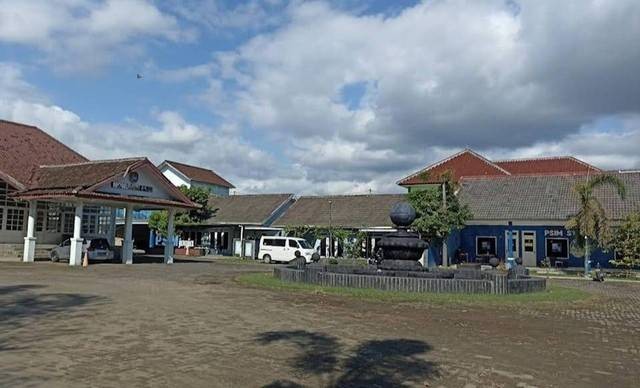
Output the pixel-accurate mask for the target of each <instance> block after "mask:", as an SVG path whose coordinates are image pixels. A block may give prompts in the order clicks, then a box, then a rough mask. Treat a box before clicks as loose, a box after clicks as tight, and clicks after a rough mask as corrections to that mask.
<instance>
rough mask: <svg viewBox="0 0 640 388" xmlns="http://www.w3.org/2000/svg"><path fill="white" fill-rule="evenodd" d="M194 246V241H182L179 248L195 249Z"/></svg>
mask: <svg viewBox="0 0 640 388" xmlns="http://www.w3.org/2000/svg"><path fill="white" fill-rule="evenodd" d="M193 245H194V242H193V240H180V243H178V246H179V247H181V248H193Z"/></svg>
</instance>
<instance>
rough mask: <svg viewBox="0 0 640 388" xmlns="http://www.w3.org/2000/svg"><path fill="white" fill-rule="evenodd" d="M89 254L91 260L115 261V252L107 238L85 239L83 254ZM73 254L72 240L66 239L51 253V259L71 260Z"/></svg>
mask: <svg viewBox="0 0 640 388" xmlns="http://www.w3.org/2000/svg"><path fill="white" fill-rule="evenodd" d="M85 252H87V253H88V254H89V260H91V261H93V260H96V261H113V260H114V259H115V253H114V250H113V248H112V247H111V246H110V245H109V242H108V241H107V239H106V238H94V239H90V240H87V239H85V240H84V242H83V243H82V254H83V255H84V254H85ZM70 256H71V240H70V239H66V240H64V241H63V242H61V243H60V244H58V246H57V247H55V248H53V249H52V250H51V252H50V253H49V258H50V259H51V261H54V262H56V261H60V260H69V257H70Z"/></svg>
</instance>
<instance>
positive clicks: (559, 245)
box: [546, 238, 569, 259]
mask: <svg viewBox="0 0 640 388" xmlns="http://www.w3.org/2000/svg"><path fill="white" fill-rule="evenodd" d="M546 245H547V257H552V258H556V259H568V258H569V240H567V239H566V238H547V239H546Z"/></svg>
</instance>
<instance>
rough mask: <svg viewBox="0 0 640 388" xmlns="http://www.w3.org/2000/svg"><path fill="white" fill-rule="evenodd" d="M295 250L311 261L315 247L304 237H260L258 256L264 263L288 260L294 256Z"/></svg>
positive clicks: (308, 261)
mask: <svg viewBox="0 0 640 388" xmlns="http://www.w3.org/2000/svg"><path fill="white" fill-rule="evenodd" d="M296 251H299V252H300V254H301V255H302V256H304V258H305V259H306V260H307V263H311V261H312V256H313V254H314V253H315V252H316V251H315V249H313V247H312V246H311V245H310V244H309V243H308V242H307V241H306V240H304V239H301V238H297V237H278V236H262V237H260V247H258V257H259V258H261V259H262V260H264V262H265V263H272V262H286V263H288V262H290V261H291V260H293V259H295V258H296Z"/></svg>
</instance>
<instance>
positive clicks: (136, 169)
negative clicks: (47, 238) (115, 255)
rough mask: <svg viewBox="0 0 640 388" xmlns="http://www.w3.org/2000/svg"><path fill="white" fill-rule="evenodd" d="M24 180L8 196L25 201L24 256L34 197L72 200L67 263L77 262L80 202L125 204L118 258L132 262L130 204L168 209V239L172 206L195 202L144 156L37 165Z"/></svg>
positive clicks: (30, 242) (169, 250) (30, 251)
mask: <svg viewBox="0 0 640 388" xmlns="http://www.w3.org/2000/svg"><path fill="white" fill-rule="evenodd" d="M29 181H30V183H29V186H28V187H26V188H25V189H24V190H21V191H18V192H16V193H15V194H13V197H14V198H16V199H18V200H22V201H28V202H29V219H28V224H27V237H25V249H24V261H33V257H34V252H35V240H36V238H35V234H34V229H35V222H36V214H37V210H36V209H37V201H44V202H64V203H72V204H74V205H75V219H74V229H73V230H74V232H73V238H72V243H71V257H70V259H69V264H70V265H78V264H80V260H81V255H82V243H83V238H82V236H81V235H80V234H81V225H82V214H83V205H85V204H92V205H100V206H107V207H111V208H126V213H125V236H124V246H123V250H122V260H123V262H124V263H132V260H133V240H132V220H133V217H132V213H133V211H134V210H140V209H145V210H153V209H166V210H168V213H169V223H168V224H169V225H168V231H167V234H168V236H167V237H168V241H170V242H171V241H172V240H173V219H174V216H175V212H176V210H177V209H194V208H197V207H199V205H198V204H196V203H194V202H192V201H191V200H190V199H189V198H188V197H187V196H185V195H184V194H183V193H182V192H181V191H180V190H179V189H178V188H177V187H175V186H174V185H173V184H172V183H171V182H170V181H169V180H168V179H167V178H165V176H164V175H163V174H162V173H161V172H160V170H158V169H157V168H156V167H155V166H154V165H153V163H151V161H149V160H148V159H147V158H128V159H114V160H98V161H88V162H80V163H73V164H62V165H50V166H40V167H38V168H37V169H36V170H35V172H34V173H33V175H32V177H31V179H30V180H29ZM165 262H166V263H171V262H173V246H172V244H167V245H166V246H165Z"/></svg>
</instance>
